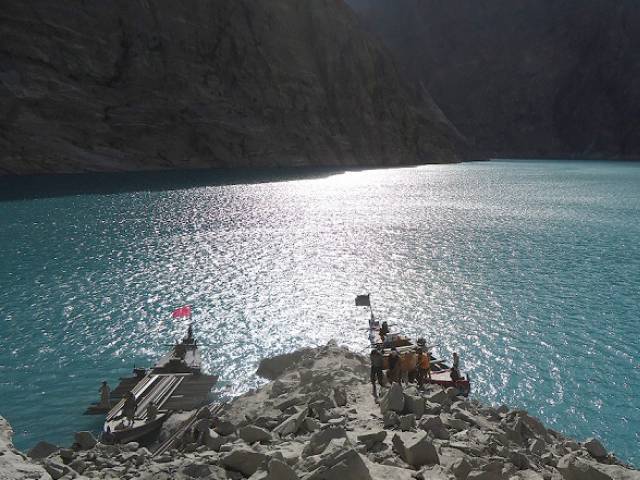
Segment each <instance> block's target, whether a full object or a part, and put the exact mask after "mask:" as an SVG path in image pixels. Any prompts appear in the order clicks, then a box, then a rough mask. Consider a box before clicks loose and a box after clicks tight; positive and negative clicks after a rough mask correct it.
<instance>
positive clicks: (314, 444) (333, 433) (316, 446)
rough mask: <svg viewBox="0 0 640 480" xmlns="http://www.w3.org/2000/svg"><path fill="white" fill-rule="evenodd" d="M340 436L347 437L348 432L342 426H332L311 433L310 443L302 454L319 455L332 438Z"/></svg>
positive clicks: (305, 455)
mask: <svg viewBox="0 0 640 480" xmlns="http://www.w3.org/2000/svg"><path fill="white" fill-rule="evenodd" d="M338 438H347V432H346V431H345V430H344V428H342V427H331V428H327V429H325V430H320V431H319V432H315V433H314V434H313V435H311V438H310V439H309V443H307V445H305V447H304V449H303V450H302V456H303V457H309V456H311V455H318V454H319V453H322V451H323V450H324V449H325V448H326V447H327V445H328V444H329V442H331V440H334V439H338Z"/></svg>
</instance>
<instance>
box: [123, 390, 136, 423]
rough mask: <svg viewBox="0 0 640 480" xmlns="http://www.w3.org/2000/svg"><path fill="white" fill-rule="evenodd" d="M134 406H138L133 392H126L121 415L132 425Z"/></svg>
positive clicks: (134, 412)
mask: <svg viewBox="0 0 640 480" xmlns="http://www.w3.org/2000/svg"><path fill="white" fill-rule="evenodd" d="M136 408H138V402H137V401H136V397H135V396H134V395H133V393H131V392H128V393H127V395H126V397H125V399H124V405H123V407H122V415H123V416H124V417H126V419H127V420H129V423H130V424H131V425H133V422H134V420H135V417H136Z"/></svg>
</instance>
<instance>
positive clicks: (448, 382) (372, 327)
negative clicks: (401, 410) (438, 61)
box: [368, 315, 471, 396]
mask: <svg viewBox="0 0 640 480" xmlns="http://www.w3.org/2000/svg"><path fill="white" fill-rule="evenodd" d="M380 327H381V325H380V322H379V321H377V320H375V319H374V317H373V315H372V316H371V319H370V320H369V329H368V330H369V342H370V344H371V348H376V346H381V347H382V353H383V357H384V363H383V368H384V369H385V370H388V369H389V355H390V354H391V349H392V348H395V349H396V350H397V351H398V353H399V354H400V370H401V372H403V374H404V375H405V376H406V377H407V378H408V379H409V380H411V379H412V377H414V376H415V372H416V366H417V358H418V356H417V348H418V345H417V344H416V343H413V341H412V340H411V339H410V338H409V337H407V336H406V335H402V334H399V333H389V334H387V335H385V337H384V339H382V338H381V336H380ZM432 347H433V346H432ZM432 347H430V348H432ZM430 348H427V351H429V349H430ZM429 358H430V360H431V362H430V364H431V379H428V378H427V379H425V383H431V384H435V385H441V386H443V387H445V388H447V387H455V388H457V389H458V390H459V391H460V392H461V393H462V394H463V395H464V396H467V395H469V392H470V391H471V381H470V379H469V374H466V376H462V375H460V374H459V378H457V379H456V380H454V378H453V377H452V374H453V373H454V372H453V368H451V367H449V366H448V365H447V363H446V362H445V361H444V360H442V359H438V358H436V357H434V356H433V355H432V354H431V352H429Z"/></svg>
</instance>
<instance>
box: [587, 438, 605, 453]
mask: <svg viewBox="0 0 640 480" xmlns="http://www.w3.org/2000/svg"><path fill="white" fill-rule="evenodd" d="M583 446H584V448H586V449H587V452H589V455H591V456H592V457H594V458H605V457H606V456H607V451H606V450H605V448H604V446H603V445H602V443H600V441H599V440H598V439H597V438H588V439H587V440H586V441H585V442H584V444H583Z"/></svg>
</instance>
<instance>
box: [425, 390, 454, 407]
mask: <svg viewBox="0 0 640 480" xmlns="http://www.w3.org/2000/svg"><path fill="white" fill-rule="evenodd" d="M427 401H429V402H431V403H438V404H440V405H442V404H443V403H447V402H448V401H449V396H448V395H447V394H446V392H445V391H444V390H437V391H436V392H434V393H432V394H431V395H429V396H428V397H427Z"/></svg>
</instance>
